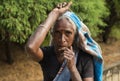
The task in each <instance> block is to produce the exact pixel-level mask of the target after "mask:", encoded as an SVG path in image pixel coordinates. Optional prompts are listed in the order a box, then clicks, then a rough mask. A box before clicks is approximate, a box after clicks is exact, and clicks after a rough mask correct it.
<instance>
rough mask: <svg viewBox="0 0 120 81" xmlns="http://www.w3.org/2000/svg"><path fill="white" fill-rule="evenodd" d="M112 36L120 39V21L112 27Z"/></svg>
mask: <svg viewBox="0 0 120 81" xmlns="http://www.w3.org/2000/svg"><path fill="white" fill-rule="evenodd" d="M110 37H112V38H116V39H118V40H120V22H119V23H116V24H115V25H114V26H113V27H112V29H111V33H110Z"/></svg>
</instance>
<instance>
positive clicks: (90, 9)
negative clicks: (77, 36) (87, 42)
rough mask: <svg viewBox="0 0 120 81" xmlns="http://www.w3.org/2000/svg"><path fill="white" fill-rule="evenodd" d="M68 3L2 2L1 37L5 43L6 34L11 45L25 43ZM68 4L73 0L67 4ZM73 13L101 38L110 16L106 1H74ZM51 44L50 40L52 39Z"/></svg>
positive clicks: (40, 0) (43, 0)
mask: <svg viewBox="0 0 120 81" xmlns="http://www.w3.org/2000/svg"><path fill="white" fill-rule="evenodd" d="M63 1H64V0H0V35H1V36H2V39H3V40H5V34H6V32H8V33H9V35H10V41H13V42H18V43H24V42H25V41H26V40H27V38H28V37H29V36H30V35H31V34H32V33H33V32H34V30H35V29H36V28H37V27H38V26H39V24H40V23H41V22H43V21H44V20H45V18H46V17H47V14H48V13H49V12H50V11H51V10H52V9H53V8H54V7H55V6H56V4H57V3H59V2H63ZM66 1H67V2H69V1H71V0H66ZM72 1H73V4H72V6H71V10H73V11H74V12H75V13H76V14H77V15H78V16H79V17H81V20H82V21H83V22H84V23H85V24H87V26H88V27H89V28H90V31H91V33H92V36H94V37H95V36H97V35H98V34H99V33H100V32H102V30H100V29H99V28H98V26H105V25H106V24H105V23H104V22H103V21H102V19H103V18H105V17H106V16H107V15H108V14H109V12H108V9H107V8H106V6H105V5H106V4H105V1H104V0H72ZM46 40H49V37H48V39H46Z"/></svg>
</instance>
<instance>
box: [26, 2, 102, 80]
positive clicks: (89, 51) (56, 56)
mask: <svg viewBox="0 0 120 81" xmlns="http://www.w3.org/2000/svg"><path fill="white" fill-rule="evenodd" d="M71 4H72V3H71V2H70V3H66V2H64V3H60V4H58V6H57V7H56V8H54V9H53V10H52V11H51V12H50V14H49V15H48V17H47V19H46V20H45V22H44V23H42V24H40V26H39V27H38V28H37V30H36V31H35V33H34V34H33V35H32V36H31V37H30V39H29V40H28V42H27V44H26V51H27V52H28V53H30V54H31V55H33V56H34V57H36V59H37V60H38V62H39V63H40V64H41V67H42V70H43V75H44V81H102V79H101V74H102V70H101V68H102V67H101V66H102V57H101V55H100V50H99V47H98V45H97V44H96V43H95V42H94V41H93V40H92V38H91V37H90V36H89V30H88V29H87V27H86V26H85V25H84V24H83V23H82V22H81V21H80V20H79V18H78V17H77V16H76V15H75V14H74V13H73V12H70V11H68V10H69V7H70V6H71ZM82 26H83V27H82ZM50 29H51V35H52V40H51V45H50V46H47V47H41V48H39V47H40V46H41V44H42V43H43V41H44V39H45V37H46V35H47V33H48V31H49V30H50ZM96 62H99V63H100V64H99V63H96ZM96 64H99V65H98V67H99V69H100V70H98V67H96V66H97V65H96ZM96 68H97V69H96ZM96 71H97V72H96ZM96 73H99V74H96ZM96 75H97V76H96Z"/></svg>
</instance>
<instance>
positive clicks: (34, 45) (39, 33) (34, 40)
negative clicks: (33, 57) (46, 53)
mask: <svg viewBox="0 0 120 81" xmlns="http://www.w3.org/2000/svg"><path fill="white" fill-rule="evenodd" d="M58 17H59V13H57V12H55V11H54V10H53V11H51V12H50V14H49V15H48V17H47V19H46V20H45V22H44V23H42V24H40V25H39V27H38V28H37V29H36V31H35V32H34V33H33V34H32V35H31V37H30V38H29V40H28V42H27V44H26V47H27V48H28V49H30V51H31V52H32V53H36V52H37V51H38V49H39V47H40V46H41V44H42V43H43V41H44V39H45V37H46V35H47V33H48V31H49V30H50V28H51V27H52V26H53V24H54V23H55V21H56V20H57V18H58ZM30 51H29V52H30Z"/></svg>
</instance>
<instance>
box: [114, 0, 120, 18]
mask: <svg viewBox="0 0 120 81" xmlns="http://www.w3.org/2000/svg"><path fill="white" fill-rule="evenodd" d="M113 2H114V4H115V11H116V12H117V16H118V17H119V18H120V0H113Z"/></svg>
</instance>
